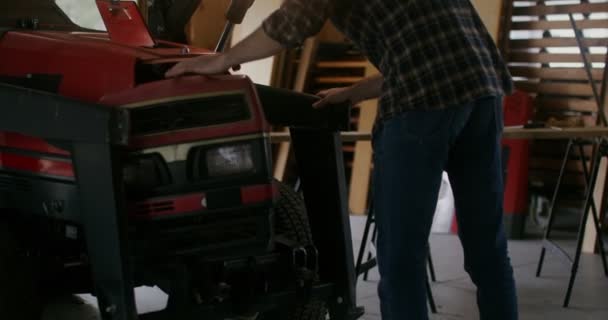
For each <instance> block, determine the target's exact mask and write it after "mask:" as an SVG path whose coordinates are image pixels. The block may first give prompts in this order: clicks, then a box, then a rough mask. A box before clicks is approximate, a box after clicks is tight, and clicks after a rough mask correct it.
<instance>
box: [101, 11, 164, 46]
mask: <svg viewBox="0 0 608 320" xmlns="http://www.w3.org/2000/svg"><path fill="white" fill-rule="evenodd" d="M97 7H98V8H99V12H100V13H101V18H102V19H103V22H104V23H105V25H106V29H107V30H108V33H109V34H110V38H111V39H112V41H113V42H116V43H122V44H127V45H133V46H139V47H153V46H154V39H152V35H151V34H150V31H148V27H147V26H146V23H145V22H144V19H143V18H142V16H141V14H140V12H139V9H138V8H137V5H136V4H135V2H124V1H123V2H118V3H110V2H108V1H97Z"/></svg>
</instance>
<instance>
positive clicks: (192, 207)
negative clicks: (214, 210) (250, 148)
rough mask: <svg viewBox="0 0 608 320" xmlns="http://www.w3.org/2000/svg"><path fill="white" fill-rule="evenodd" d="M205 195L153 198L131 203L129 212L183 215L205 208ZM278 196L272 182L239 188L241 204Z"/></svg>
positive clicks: (136, 215) (153, 214)
mask: <svg viewBox="0 0 608 320" xmlns="http://www.w3.org/2000/svg"><path fill="white" fill-rule="evenodd" d="M206 197H207V195H206V194H205V193H194V194H188V195H182V196H176V197H170V198H155V199H148V200H146V201H142V202H137V203H134V204H132V205H131V210H130V212H131V213H132V214H133V215H134V217H137V218H144V219H146V218H147V219H149V218H158V217H170V216H175V215H183V214H188V213H193V212H200V211H204V210H207V199H206ZM277 197H278V188H277V186H276V185H274V184H261V185H253V186H246V187H242V188H241V204H243V205H251V204H256V203H261V202H266V201H270V200H273V199H276V198H277Z"/></svg>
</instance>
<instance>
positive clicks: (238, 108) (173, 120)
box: [131, 94, 251, 135]
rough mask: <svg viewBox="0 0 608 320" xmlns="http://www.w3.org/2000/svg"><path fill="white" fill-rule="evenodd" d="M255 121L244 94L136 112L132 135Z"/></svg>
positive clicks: (190, 101) (185, 102) (152, 107)
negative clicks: (249, 120)
mask: <svg viewBox="0 0 608 320" xmlns="http://www.w3.org/2000/svg"><path fill="white" fill-rule="evenodd" d="M249 118H251V114H250V112H249V107H248V105H247V100H246V98H245V95H244V94H228V95H221V96H213V97H206V98H198V99H192V100H181V101H175V102H169V103H164V104H162V105H156V106H149V107H142V108H137V109H133V110H132V111H131V133H132V134H133V135H146V134H153V133H160V132H166V131H173V130H182V129H190V128H196V127H206V126H212V125H218V124H225V123H231V122H237V121H242V120H247V119H249Z"/></svg>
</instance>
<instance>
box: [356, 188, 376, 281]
mask: <svg viewBox="0 0 608 320" xmlns="http://www.w3.org/2000/svg"><path fill="white" fill-rule="evenodd" d="M373 201H374V199H373V198H372V199H371V200H370V206H369V208H368V209H367V218H366V219H365V228H364V229H363V239H361V246H360V247H359V254H358V255H357V264H356V265H355V272H356V274H357V277H359V275H360V274H361V265H362V264H363V256H364V255H365V251H366V250H365V249H367V242H368V241H370V239H369V230H370V229H371V227H372V223H374V209H373ZM372 239H373V238H372ZM368 260H369V259H368ZM366 273H367V272H366Z"/></svg>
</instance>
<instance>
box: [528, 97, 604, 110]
mask: <svg viewBox="0 0 608 320" xmlns="http://www.w3.org/2000/svg"><path fill="white" fill-rule="evenodd" d="M536 106H537V108H539V109H547V110H549V109H552V110H573V111H581V112H597V104H596V103H595V101H594V100H593V99H577V98H551V97H538V98H536Z"/></svg>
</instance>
